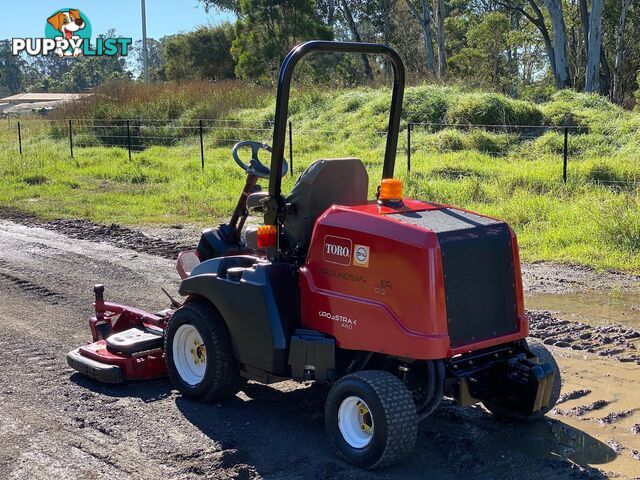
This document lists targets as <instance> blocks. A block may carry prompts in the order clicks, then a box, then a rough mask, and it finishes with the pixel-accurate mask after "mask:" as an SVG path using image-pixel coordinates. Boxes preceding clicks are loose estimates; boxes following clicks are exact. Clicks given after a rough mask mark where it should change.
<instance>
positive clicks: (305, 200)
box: [284, 158, 369, 254]
mask: <svg viewBox="0 0 640 480" xmlns="http://www.w3.org/2000/svg"><path fill="white" fill-rule="evenodd" d="M368 191H369V175H368V174H367V170H366V169H365V168H364V165H363V164H362V162H361V161H360V160H358V159H357V158H337V159H333V160H317V161H315V162H314V163H312V164H311V165H309V167H308V168H307V169H306V170H305V171H304V172H303V173H302V174H301V175H300V177H298V181H297V182H296V184H295V186H294V187H293V189H292V190H291V193H290V194H289V196H288V197H287V203H290V204H291V205H293V207H294V208H293V209H292V212H290V213H288V214H287V216H286V217H285V220H284V231H285V234H286V236H287V241H288V243H289V247H290V249H291V251H292V253H294V254H305V253H306V251H307V248H308V247H309V242H310V241H311V234H312V232H313V225H314V224H315V221H316V220H317V218H318V217H319V216H320V215H321V214H322V213H323V212H324V211H325V210H326V209H327V208H329V207H330V206H332V205H346V206H349V205H363V204H365V203H367V196H368Z"/></svg>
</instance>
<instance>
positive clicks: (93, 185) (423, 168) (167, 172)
mask: <svg viewBox="0 0 640 480" xmlns="http://www.w3.org/2000/svg"><path fill="white" fill-rule="evenodd" d="M387 94H388V91H376V90H367V89H356V90H346V91H342V92H338V93H337V94H336V93H334V94H331V93H325V92H322V91H311V92H309V93H306V94H298V95H294V97H292V105H291V107H292V118H293V120H294V125H295V129H296V130H295V131H296V133H295V139H294V145H295V149H294V154H295V173H296V175H297V174H298V173H299V172H301V171H302V169H303V168H304V167H305V166H306V165H308V164H309V163H311V162H312V161H314V160H316V159H318V158H331V157H338V156H356V157H359V158H361V159H362V160H363V161H364V163H365V165H366V166H367V168H368V171H369V175H370V193H371V195H372V196H373V194H374V191H375V188H376V186H377V182H378V180H379V178H380V176H381V162H382V158H383V154H384V137H383V136H380V135H377V134H376V133H375V132H378V131H381V130H384V128H385V115H386V111H385V108H386V103H384V102H383V100H385V101H387V100H388V96H387ZM456 95H461V96H462V97H464V96H465V95H466V96H467V97H466V98H467V99H469V98H472V99H473V100H474V101H473V102H471V105H472V107H469V108H466V109H462V110H464V111H465V112H471V113H465V114H464V117H460V118H464V119H466V121H468V120H469V119H470V118H472V119H476V120H477V122H476V123H485V122H487V121H488V120H490V119H491V118H493V117H491V115H494V114H495V115H496V117H495V118H496V119H504V118H510V119H519V120H518V123H524V124H532V123H533V122H538V123H542V124H552V123H556V122H557V121H558V118H560V116H562V117H563V118H565V119H567V118H568V119H570V120H571V121H572V122H574V123H575V124H578V125H583V126H588V127H589V131H588V133H584V134H581V135H572V136H571V137H570V150H571V152H572V153H573V154H572V156H571V158H570V164H569V182H568V184H567V186H566V187H565V186H564V185H563V183H562V180H561V179H562V162H561V156H560V155H559V154H558V152H560V151H561V149H562V136H561V135H559V134H557V133H555V132H549V133H546V134H544V135H541V136H539V137H537V138H533V139H523V138H520V137H518V136H517V135H514V134H505V133H499V132H490V131H486V130H481V129H470V130H465V131H458V130H455V129H451V128H443V129H437V128H436V129H435V130H434V129H433V128H424V129H421V128H416V130H415V131H414V133H413V136H412V145H413V154H412V172H411V174H407V173H406V154H405V153H404V152H405V148H406V137H405V136H404V135H403V136H402V138H401V140H400V145H399V151H400V152H402V153H399V154H398V161H397V165H396V172H397V176H399V177H400V178H402V179H403V181H404V184H405V194H406V196H410V197H414V198H419V199H425V200H431V201H436V202H443V203H448V204H452V205H457V206H461V207H465V208H469V209H472V210H476V211H478V212H481V213H484V214H488V215H492V216H496V217H499V218H502V219H504V220H506V221H507V222H509V224H510V225H511V226H512V227H513V228H514V229H515V231H516V233H517V234H518V238H519V243H520V248H521V255H522V258H523V259H524V260H527V261H535V260H553V261H559V262H576V263H580V264H584V265H589V266H593V267H596V268H599V269H617V270H626V271H632V272H640V200H639V195H638V194H639V193H640V192H639V191H638V187H637V185H638V183H637V182H639V181H640V165H639V164H638V162H637V160H636V159H637V158H638V154H639V153H640V144H639V142H640V138H638V134H637V132H638V128H639V127H640V121H639V119H640V115H639V114H635V113H630V112H624V111H622V110H620V109H618V108H617V107H615V106H612V105H611V104H609V103H608V102H606V101H604V100H601V99H599V98H597V97H595V98H594V97H593V96H589V95H580V94H575V93H572V92H562V93H561V94H557V95H556V96H555V97H554V99H552V100H551V102H549V103H547V104H542V105H539V106H538V105H533V104H527V105H524V104H525V103H527V102H515V103H514V104H513V105H511V102H514V101H513V100H509V99H506V98H504V97H501V98H498V99H497V100H496V96H495V95H493V94H490V95H489V94H475V93H473V92H471V93H469V92H461V91H459V90H457V89H454V88H449V87H447V88H436V87H415V88H413V89H409V91H408V92H407V102H408V103H407V104H406V107H405V112H404V116H405V118H412V119H418V120H427V119H431V120H439V121H447V122H450V123H455V122H454V118H453V113H451V112H460V111H462V110H461V109H459V108H457V107H456V108H455V109H453V110H452V108H453V106H454V105H457V104H458V103H461V102H462V103H463V100H464V98H462V97H461V98H456ZM487 95H489V96H487ZM497 97H500V96H497ZM482 99H485V100H486V103H485V104H484V107H482V105H483V103H482V101H483V100H482ZM409 102H410V103H409ZM455 102H458V103H455ZM500 104H503V105H506V106H507V107H508V108H506V110H504V111H503V112H502V113H500V108H501V107H499V105H500ZM265 105H266V106H265ZM478 105H480V106H478ZM496 105H498V106H496ZM483 111H484V112H485V113H483V114H481V113H478V112H483ZM486 112H489V113H486ZM491 112H493V113H491ZM496 112H498V113H496ZM487 115H490V117H487ZM272 117H273V109H272V105H269V104H262V105H259V106H258V108H255V109H244V110H235V111H234V112H232V113H231V114H229V115H228V117H227V118H236V119H242V120H244V121H251V122H252V124H253V125H256V126H264V125H266V124H267V122H268V121H269V120H270V119H271V118H272ZM501 121H502V120H501ZM460 123H463V122H461V121H460ZM464 123H466V122H464ZM25 125H27V126H26V133H27V136H26V137H25V138H26V144H25V154H24V156H23V157H22V158H21V157H20V156H19V155H18V154H17V148H16V146H15V143H16V142H15V138H14V137H15V130H14V128H15V124H13V123H11V124H7V125H6V126H5V127H3V126H2V124H0V142H6V147H5V148H3V149H2V151H0V177H1V178H2V179H3V188H2V189H0V205H2V206H8V207H11V208H17V209H20V210H24V211H28V212H33V213H35V214H37V215H39V216H42V217H45V218H53V217H60V216H63V217H83V218H89V219H92V220H94V221H98V222H105V223H112V222H116V223H121V224H125V225H140V224H177V223H195V224H199V225H202V226H204V225H211V224H214V223H215V222H217V221H218V220H219V219H221V218H224V217H226V216H228V215H229V213H230V211H231V209H232V208H233V206H234V204H235V202H236V201H237V197H238V195H239V193H240V190H241V187H242V185H243V181H244V174H243V172H242V171H241V170H240V169H239V168H238V167H237V166H236V165H235V163H234V162H233V160H232V159H231V157H230V155H229V148H230V145H232V143H233V142H231V141H230V140H231V139H232V138H236V137H237V136H238V134H239V133H238V132H234V131H231V130H229V131H227V132H223V137H224V138H227V139H228V140H229V141H228V142H226V143H228V146H220V145H219V142H218V141H216V140H214V136H215V137H216V138H218V137H220V136H221V135H220V132H216V133H215V134H214V133H213V132H210V133H208V134H207V137H206V138H205V151H206V159H205V160H206V168H205V170H204V172H203V171H201V169H200V149H199V142H198V140H197V138H187V139H186V140H184V141H182V142H180V143H179V144H178V145H177V146H174V147H162V146H154V147H150V148H148V149H146V150H144V151H142V152H139V153H134V155H133V158H132V160H131V161H129V159H128V155H127V152H126V150H124V149H121V148H105V147H88V148H82V149H76V158H75V159H74V160H72V159H70V158H69V155H68V146H67V143H66V142H65V140H63V139H55V138H52V137H51V136H49V135H47V132H46V129H45V130H42V127H41V126H38V125H36V124H34V125H29V124H28V122H27V123H26V124H25ZM37 128H40V129H41V130H40V131H36V129H37ZM30 129H31V130H30ZM36 133H37V134H36ZM259 135H260V137H261V138H254V139H256V140H265V139H266V140H268V139H269V138H268V137H269V135H268V133H264V132H261V133H260V134H259ZM245 136H248V137H251V136H254V135H251V134H250V133H247V134H245ZM262 137H265V138H262ZM293 180H294V179H293V178H292V177H289V176H288V177H287V178H286V179H285V181H284V183H283V189H284V190H285V191H287V190H288V189H290V188H291V187H292V185H293ZM634 182H636V183H635V184H634Z"/></svg>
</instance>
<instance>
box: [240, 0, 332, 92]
mask: <svg viewBox="0 0 640 480" xmlns="http://www.w3.org/2000/svg"><path fill="white" fill-rule="evenodd" d="M235 31H236V38H235V40H234V41H233V44H232V47H231V54H232V55H233V58H234V59H235V60H236V62H237V65H236V69H235V72H236V74H237V75H238V76H239V77H241V78H245V79H249V78H251V79H258V80H262V81H266V80H269V79H271V78H273V77H274V75H275V74H276V73H277V71H278V67H279V65H280V62H281V61H282V60H283V59H284V56H285V55H286V54H287V53H288V51H289V50H290V49H291V47H293V46H294V45H296V44H297V43H299V42H302V41H304V40H311V39H314V38H318V39H330V38H332V34H331V30H330V29H329V28H328V27H327V26H326V25H324V24H323V23H322V21H321V19H320V16H319V15H318V13H317V11H316V9H315V3H314V2H312V1H310V0H294V1H288V2H287V1H283V0H240V15H239V17H238V21H237V23H236V30H235Z"/></svg>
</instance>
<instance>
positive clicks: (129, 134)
mask: <svg viewBox="0 0 640 480" xmlns="http://www.w3.org/2000/svg"><path fill="white" fill-rule="evenodd" d="M127 149H128V150H129V161H131V124H130V122H129V120H127Z"/></svg>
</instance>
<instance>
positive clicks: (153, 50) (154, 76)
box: [132, 37, 167, 82]
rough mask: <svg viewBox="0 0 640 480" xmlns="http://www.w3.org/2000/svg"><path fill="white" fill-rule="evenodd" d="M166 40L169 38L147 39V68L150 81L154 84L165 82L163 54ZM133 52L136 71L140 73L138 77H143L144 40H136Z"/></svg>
mask: <svg viewBox="0 0 640 480" xmlns="http://www.w3.org/2000/svg"><path fill="white" fill-rule="evenodd" d="M166 38H167V37H164V38H161V39H160V40H156V39H154V38H147V60H148V62H147V67H148V71H149V80H150V81H152V82H158V81H160V80H165V78H164V72H163V69H162V67H163V65H164V59H163V53H164V43H165V41H166ZM132 52H133V65H134V70H135V72H136V73H138V76H141V75H142V72H143V69H144V58H143V53H142V40H136V42H135V44H134V47H133V49H132Z"/></svg>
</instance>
